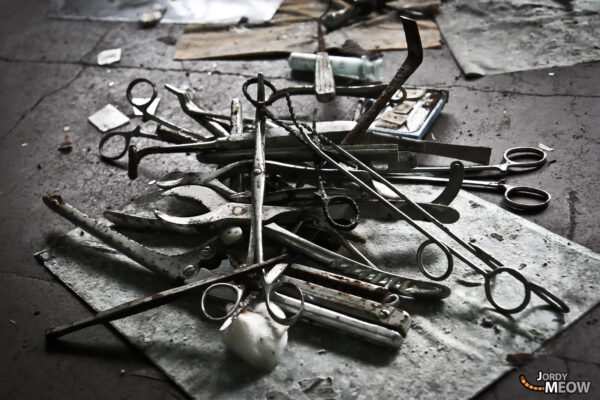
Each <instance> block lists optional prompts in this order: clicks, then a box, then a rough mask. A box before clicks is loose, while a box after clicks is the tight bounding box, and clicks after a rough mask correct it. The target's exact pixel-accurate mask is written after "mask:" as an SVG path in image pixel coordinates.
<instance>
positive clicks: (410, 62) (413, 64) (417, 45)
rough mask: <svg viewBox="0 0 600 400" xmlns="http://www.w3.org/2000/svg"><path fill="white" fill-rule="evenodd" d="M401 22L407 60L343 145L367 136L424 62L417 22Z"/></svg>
mask: <svg viewBox="0 0 600 400" xmlns="http://www.w3.org/2000/svg"><path fill="white" fill-rule="evenodd" d="M401 20H402V27H403V28H404V35H405V37H406V44H407V46H408V55H407V57H406V60H404V62H403V63H402V65H401V66H400V68H399V69H398V71H397V72H396V75H394V77H393V78H392V80H391V81H390V83H389V84H388V85H387V86H386V88H385V89H384V90H383V92H381V94H380V95H379V97H377V99H376V100H375V102H374V103H373V105H372V106H371V107H370V108H369V109H368V110H367V112H365V113H364V114H363V116H362V117H361V118H360V119H359V120H358V121H357V123H356V125H355V126H354V128H352V130H351V131H350V132H349V133H348V135H347V136H346V137H345V138H344V140H342V142H341V144H352V143H354V142H355V141H357V140H359V139H360V138H361V137H362V136H364V135H365V132H366V131H367V129H368V128H369V126H371V124H372V123H373V121H375V118H377V115H379V113H380V112H381V110H383V108H384V107H385V106H386V104H387V103H388V102H389V101H390V100H391V98H392V96H393V95H394V94H395V93H396V92H397V91H398V90H399V89H400V88H401V87H402V85H403V84H404V82H406V80H407V79H408V78H409V77H410V76H411V75H412V74H413V72H415V71H416V70H417V68H418V67H419V65H421V62H422V61H423V46H422V45H421V37H420V36H419V28H418V27H417V23H416V21H414V20H411V19H408V18H404V17H402V18H401Z"/></svg>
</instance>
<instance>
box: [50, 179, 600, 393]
mask: <svg viewBox="0 0 600 400" xmlns="http://www.w3.org/2000/svg"><path fill="white" fill-rule="evenodd" d="M401 190H404V191H405V192H406V191H407V190H408V187H406V186H402V187H401ZM438 190H439V189H424V188H420V189H418V190H411V191H410V192H411V193H412V194H413V196H412V197H413V199H415V200H431V199H432V198H433V197H435V194H434V191H438ZM453 206H454V207H456V208H457V209H458V210H459V211H460V213H461V219H460V220H459V221H458V222H457V223H455V224H453V225H452V226H451V229H452V230H453V231H454V232H456V233H458V234H459V235H460V236H461V237H462V238H464V239H468V240H471V241H475V242H476V243H477V244H478V245H480V246H481V247H483V248H484V249H485V250H487V251H488V252H490V253H492V254H493V255H494V256H495V257H496V258H498V259H500V260H501V261H502V262H504V263H505V264H506V265H508V266H511V267H513V268H517V269H519V270H520V271H521V272H522V273H523V274H524V275H525V276H526V277H527V278H528V279H530V280H532V281H534V282H537V283H540V284H542V285H544V286H545V287H547V288H548V289H550V290H551V291H553V292H554V293H556V294H557V295H559V296H560V297H562V298H563V299H564V300H565V301H566V302H567V304H568V305H569V306H570V307H571V312H570V313H569V314H566V315H565V316H564V318H563V317H562V316H560V315H557V314H555V313H553V312H551V311H549V310H548V308H546V307H544V306H543V302H542V301H541V300H539V299H538V298H537V297H536V296H533V297H532V303H531V304H530V306H529V307H528V308H527V309H526V310H525V311H523V312H521V313H519V314H516V315H513V316H512V317H507V316H503V315H500V314H498V313H496V312H495V311H494V310H493V309H492V308H491V306H489V304H488V303H487V301H486V300H485V295H484V289H483V286H471V285H466V284H464V282H465V281H476V280H477V278H476V277H473V276H471V275H470V274H469V272H468V271H467V267H466V266H464V265H463V264H461V263H460V262H457V264H456V265H455V272H454V274H453V275H452V276H451V277H450V278H449V279H448V280H447V281H445V282H444V283H445V284H447V285H449V286H450V287H451V289H452V291H453V292H452V295H451V296H450V297H449V298H447V299H446V300H445V301H443V302H442V303H440V304H411V303H406V304H403V305H402V308H404V309H406V311H408V312H409V313H410V314H411V316H412V318H413V324H412V327H411V329H410V331H409V332H408V336H407V338H406V340H405V342H404V344H403V346H402V348H401V349H400V350H399V351H398V352H393V351H391V350H389V349H385V348H380V347H378V346H376V345H372V344H369V343H366V342H362V341H359V340H356V339H352V338H348V337H342V336H340V334H338V333H334V332H331V331H328V330H325V329H323V328H317V327H313V326H310V325H308V324H305V323H298V324H297V325H295V326H294V327H292V328H291V330H290V339H289V344H288V348H287V350H286V352H285V353H284V357H283V360H282V362H281V363H280V364H279V365H278V366H277V367H276V369H275V370H274V371H272V372H260V371H256V370H255V369H254V368H252V367H249V366H247V365H245V364H244V362H243V361H240V360H239V359H237V358H236V357H235V356H233V355H231V354H229V353H228V352H226V351H225V349H224V345H223V344H222V341H221V338H220V334H219V332H218V325H215V324H212V323H208V322H204V321H202V320H201V319H200V318H199V317H198V316H199V315H200V306H199V304H198V300H199V297H198V296H192V297H188V298H186V299H182V300H179V301H177V302H176V303H173V304H170V305H166V306H163V307H160V308H158V309H155V310H152V311H149V312H146V313H144V314H141V315H137V316H133V317H130V318H127V319H124V320H121V321H117V322H115V323H114V326H115V327H116V329H118V330H119V331H120V332H121V333H122V334H123V335H124V336H125V337H126V338H127V339H128V340H129V341H130V342H131V343H132V344H133V345H134V346H136V347H138V348H139V349H140V350H141V351H142V352H144V353H145V354H146V355H147V356H148V357H149V358H150V359H151V360H153V361H154V362H155V363H156V365H157V366H158V368H160V369H161V370H162V371H164V372H165V373H166V374H167V375H168V376H169V377H170V378H171V379H173V381H174V382H175V383H176V384H177V385H179V386H180V387H181V388H182V389H183V390H184V391H186V392H187V393H189V394H190V396H191V397H193V398H198V399H200V398H217V399H229V398H231V399H238V398H240V397H246V398H264V397H265V395H266V394H267V393H271V394H272V395H273V393H275V394H277V395H281V396H283V395H287V396H290V397H292V398H296V397H299V396H301V395H302V393H303V392H305V391H307V390H309V391H311V392H310V393H308V392H306V393H305V394H307V395H311V396H312V395H317V393H316V392H315V390H317V389H318V390H321V389H322V391H323V392H324V393H325V392H326V393H327V394H328V396H337V397H339V398H365V399H366V398H375V397H379V398H397V397H399V396H401V397H403V398H416V397H419V398H424V399H428V398H432V399H434V398H435V399H438V398H466V397H471V396H473V395H474V394H476V393H477V392H478V391H480V390H482V389H483V388H485V387H486V386H487V385H488V384H490V383H491V382H492V381H493V380H494V379H496V378H498V377H499V376H500V375H502V374H504V373H505V372H506V371H508V370H509V369H510V366H509V365H508V364H507V362H506V361H505V359H506V356H507V355H508V354H513V353H530V352H533V351H535V350H536V349H538V348H539V347H540V345H541V344H542V343H543V342H544V341H545V340H547V339H548V338H550V337H552V336H554V335H555V334H557V333H558V332H560V331H561V330H563V329H564V328H565V327H566V326H567V325H569V324H570V323H571V322H573V321H575V320H576V319H577V318H579V317H580V316H581V315H582V314H583V313H584V312H585V311H587V310H589V309H590V308H591V307H592V306H593V305H595V304H596V303H597V302H598V299H599V298H600V291H599V290H598V289H599V287H598V286H599V285H598V282H599V277H600V255H598V254H595V253H593V252H592V251H590V250H588V249H586V248H584V247H582V246H579V245H577V244H575V243H573V242H570V241H568V240H567V239H565V238H562V237H559V236H557V235H555V234H553V233H551V232H549V231H547V230H545V229H544V228H541V227H539V226H537V225H535V224H533V223H530V222H528V221H526V220H524V219H522V218H520V217H518V216H516V215H514V214H512V213H509V212H507V211H505V210H503V209H500V208H499V207H497V206H495V205H493V204H490V203H488V202H485V201H483V200H481V199H479V198H477V197H475V196H473V195H471V194H469V193H465V192H462V193H461V194H459V196H458V197H457V198H456V199H455V201H454V202H453ZM144 207H148V203H147V202H146V203H145V204H144ZM150 207H151V204H150ZM127 208H128V209H129V211H133V210H135V209H136V208H138V206H136V205H135V204H132V205H130V206H128V207H127ZM356 232H357V233H359V234H360V235H362V236H364V237H365V238H367V244H366V245H365V249H366V250H367V251H368V253H369V255H370V257H371V258H372V259H373V260H374V261H375V263H376V264H378V265H380V266H381V267H384V268H386V269H389V270H392V271H395V272H399V273H401V274H405V275H408V276H414V277H418V278H421V279H422V276H421V275H420V274H419V273H418V272H417V268H416V262H415V257H414V256H415V251H416V247H417V246H418V244H419V243H420V242H421V241H422V238H420V237H419V235H418V234H417V233H416V232H414V231H413V230H412V229H411V228H410V227H409V226H408V225H407V224H406V223H403V222H384V223H381V222H375V221H371V220H364V221H363V222H362V223H361V224H360V225H359V227H358V228H357V229H356ZM38 257H39V258H40V259H41V260H43V262H44V265H45V266H46V267H47V268H48V269H49V270H50V271H51V272H52V273H53V274H54V275H55V276H56V277H57V278H58V279H59V280H61V281H62V282H63V283H64V284H65V285H66V286H67V287H69V288H70V289H71V290H73V292H74V293H75V294H77V295H78V296H79V297H80V298H81V299H83V300H84V301H85V302H87V303H88V304H89V305H90V306H91V307H92V308H93V309H95V310H104V309H106V308H109V307H112V306H115V305H118V304H120V303H122V302H125V301H127V300H132V299H134V298H137V297H141V296H144V295H147V294H150V293H153V292H156V291H159V290H163V289H166V288H168V287H169V284H168V283H167V282H164V281H162V280H161V279H160V278H159V277H156V276H154V275H152V273H150V272H148V271H146V270H144V269H142V268H141V267H139V266H137V265H135V263H133V262H132V261H129V260H127V259H126V258H125V257H123V256H121V255H119V254H116V253H115V252H114V251H112V250H110V249H107V248H106V247H105V246H104V245H102V244H100V243H98V242H96V241H95V240H94V239H93V238H91V237H89V236H88V235H87V234H83V235H82V234H81V232H80V231H79V230H78V229H76V230H74V231H72V232H70V233H69V234H68V235H66V236H64V237H63V238H62V239H61V240H60V241H59V242H58V243H56V244H55V245H54V246H53V247H52V248H50V249H49V250H45V251H42V252H40V253H38ZM461 282H463V283H461ZM506 295H507V296H511V294H510V293H506ZM63 317H64V322H69V316H63ZM484 317H485V318H489V319H491V320H492V321H493V326H490V323H489V321H486V323H484V324H482V320H483V318H484ZM40 334H41V332H40ZM307 382H308V383H307ZM315 382H316V383H315ZM515 384H517V383H515ZM321 386H322V387H321Z"/></svg>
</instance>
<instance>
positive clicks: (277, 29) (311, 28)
mask: <svg viewBox="0 0 600 400" xmlns="http://www.w3.org/2000/svg"><path fill="white" fill-rule="evenodd" d="M418 24H419V32H420V34H421V41H422V43H423V47H424V48H434V47H439V46H440V33H439V31H438V29H437V25H436V24H435V22H433V21H419V22H418ZM348 39H352V40H354V41H355V42H356V43H358V44H359V45H360V46H361V47H362V48H364V49H366V50H402V49H406V41H405V39H404V33H403V29H402V23H401V22H400V20H398V18H397V17H395V16H394V15H393V14H387V15H381V16H378V17H376V18H373V19H370V20H368V21H366V22H361V23H357V24H354V25H351V26H349V27H347V28H343V29H339V30H336V31H333V32H330V33H328V34H326V35H325V46H326V47H327V48H339V47H342V45H343V44H344V42H345V41H346V40H348ZM316 50H317V23H316V22H314V21H304V22H295V23H286V24H276V25H270V26H259V27H252V28H247V27H243V26H234V27H231V28H228V29H225V30H223V29H219V30H214V28H211V27H206V26H202V25H190V26H188V27H187V28H186V30H185V32H184V34H183V36H182V37H181V39H180V40H179V43H178V45H177V51H176V52H175V56H174V59H176V60H193V59H203V58H232V57H249V56H260V55H287V54H289V53H291V52H293V51H299V52H308V53H314V52H315V51H316Z"/></svg>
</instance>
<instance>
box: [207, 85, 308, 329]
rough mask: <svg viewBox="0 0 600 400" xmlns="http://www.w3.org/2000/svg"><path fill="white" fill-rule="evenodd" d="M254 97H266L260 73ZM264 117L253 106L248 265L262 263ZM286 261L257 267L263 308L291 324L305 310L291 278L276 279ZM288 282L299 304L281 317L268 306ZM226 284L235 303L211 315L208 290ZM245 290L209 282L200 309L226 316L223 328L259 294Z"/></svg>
mask: <svg viewBox="0 0 600 400" xmlns="http://www.w3.org/2000/svg"><path fill="white" fill-rule="evenodd" d="M256 97H257V101H258V102H259V103H262V102H264V100H265V87H264V77H263V75H262V74H258V82H257V92H256ZM265 121H266V118H265V116H264V114H263V111H262V108H257V109H256V130H255V132H256V133H255V148H254V161H253V165H252V208H251V225H250V238H249V245H248V253H247V260H246V264H247V265H252V264H253V263H255V262H257V263H262V262H263V260H264V258H263V226H262V223H263V203H264V194H265V193H264V192H265V180H266V173H265V131H266V125H265ZM288 265H289V264H287V263H282V264H277V265H275V266H274V267H273V268H271V269H270V270H269V271H268V272H265V270H260V271H259V273H258V274H259V276H260V281H261V284H262V285H261V286H262V294H263V297H264V301H265V303H266V309H267V312H268V313H269V315H270V316H271V318H273V320H274V321H276V322H278V323H280V324H283V325H291V324H293V323H294V322H296V321H297V320H298V319H299V318H300V316H301V314H302V311H303V310H304V296H303V294H302V291H301V290H300V288H299V287H298V286H297V285H295V284H294V283H290V282H283V281H280V282H275V281H276V280H277V279H278V278H279V277H280V276H281V274H282V273H283V272H284V271H285V270H286V268H287V267H288ZM283 286H287V287H289V288H290V289H292V290H294V291H295V292H297V293H298V296H299V298H300V302H301V304H300V308H299V310H298V311H297V312H296V313H295V314H293V315H292V316H291V317H286V316H285V315H284V316H283V317H281V316H279V315H277V313H275V312H274V311H273V309H272V306H271V293H272V292H273V291H274V290H275V289H277V288H280V287H283ZM219 287H226V288H231V289H233V290H234V291H235V292H236V300H235V303H234V307H232V308H231V309H230V310H229V311H228V312H227V313H226V314H225V315H224V316H219V317H214V316H212V315H211V314H210V313H208V312H207V310H206V307H205V300H206V295H207V294H208V293H210V292H211V291H212V290H214V289H216V288H219ZM244 292H245V290H244V289H243V288H240V287H238V286H236V285H234V284H231V283H227V282H222V283H216V284H214V285H211V286H210V287H209V288H208V289H207V290H205V291H204V293H203V295H202V302H201V305H202V311H203V312H204V314H205V315H206V316H207V317H208V318H209V319H215V320H221V319H225V323H224V324H223V325H222V326H221V330H224V329H226V328H227V326H229V325H230V324H231V323H232V322H233V320H234V319H235V318H236V317H237V316H238V315H239V314H240V313H241V312H242V311H243V310H244V309H245V308H246V307H248V305H250V303H251V302H252V301H253V300H254V299H255V298H257V297H258V295H259V292H257V291H251V292H250V293H249V294H248V295H246V296H245V295H244Z"/></svg>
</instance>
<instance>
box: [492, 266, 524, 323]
mask: <svg viewBox="0 0 600 400" xmlns="http://www.w3.org/2000/svg"><path fill="white" fill-rule="evenodd" d="M501 273H507V274H509V275H511V276H512V277H513V278H515V279H516V280H517V281H519V282H520V283H521V284H522V285H523V291H524V295H523V300H522V301H521V303H519V304H518V305H516V306H515V307H512V308H508V307H503V306H501V305H500V304H498V303H497V302H496V301H495V300H494V295H493V292H492V283H493V282H494V280H495V278H496V277H497V276H498V275H500V274H501ZM530 286H531V284H530V283H529V281H527V279H526V278H525V277H524V276H523V275H522V274H521V273H520V272H519V271H517V270H515V269H512V268H507V267H500V268H496V269H495V270H493V271H491V272H489V273H488V274H487V275H485V297H486V298H487V299H488V301H489V302H490V303H491V304H492V305H493V306H494V308H496V309H497V310H498V311H500V312H502V313H505V314H515V313H518V312H521V311H523V310H524V309H525V307H527V305H528V304H529V300H531V289H530ZM512 293H514V288H511V294H512ZM504 294H506V293H504Z"/></svg>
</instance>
